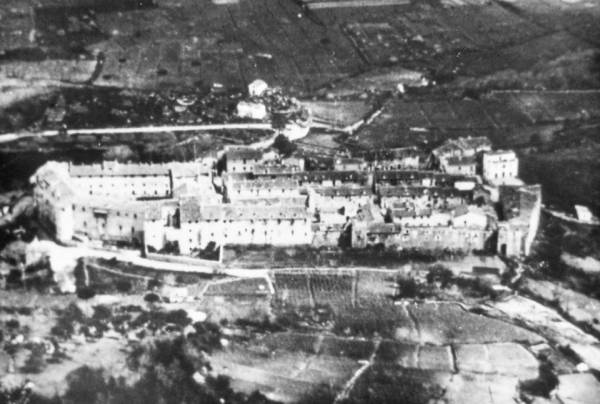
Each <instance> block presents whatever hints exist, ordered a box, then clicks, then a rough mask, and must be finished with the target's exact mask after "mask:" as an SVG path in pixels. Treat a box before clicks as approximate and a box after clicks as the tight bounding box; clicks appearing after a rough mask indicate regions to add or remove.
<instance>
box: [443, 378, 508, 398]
mask: <svg viewBox="0 0 600 404" xmlns="http://www.w3.org/2000/svg"><path fill="white" fill-rule="evenodd" d="M518 383H519V379H518V378H516V377H506V376H496V375H473V374H459V375H455V376H454V377H453V378H452V383H449V384H448V385H447V386H446V394H445V396H444V397H445V399H446V400H447V402H448V403H451V404H494V403H514V402H516V399H517V398H518V391H517V387H518Z"/></svg>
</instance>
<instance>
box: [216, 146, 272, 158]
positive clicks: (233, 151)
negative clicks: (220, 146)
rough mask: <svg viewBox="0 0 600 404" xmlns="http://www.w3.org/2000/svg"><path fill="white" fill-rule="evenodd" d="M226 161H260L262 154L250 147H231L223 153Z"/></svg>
mask: <svg viewBox="0 0 600 404" xmlns="http://www.w3.org/2000/svg"><path fill="white" fill-rule="evenodd" d="M225 156H226V158H227V161H231V160H243V159H247V160H260V159H262V156H263V153H262V151H260V150H256V149H252V148H250V147H232V148H230V149H229V150H227V151H226V152H225Z"/></svg>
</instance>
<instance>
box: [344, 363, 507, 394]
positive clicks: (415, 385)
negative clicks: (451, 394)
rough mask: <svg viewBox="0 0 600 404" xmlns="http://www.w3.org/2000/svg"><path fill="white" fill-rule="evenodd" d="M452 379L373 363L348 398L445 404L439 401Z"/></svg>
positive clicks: (427, 371)
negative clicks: (438, 403) (440, 403)
mask: <svg viewBox="0 0 600 404" xmlns="http://www.w3.org/2000/svg"><path fill="white" fill-rule="evenodd" d="M452 377H453V376H452V374H451V373H448V372H437V371H429V370H420V369H404V368H402V367H399V366H394V365H391V364H390V363H385V364H384V363H375V364H374V365H373V366H371V367H369V368H368V369H367V370H366V371H365V372H364V373H363V374H362V375H361V377H360V378H359V379H358V380H357V381H356V383H355V385H354V387H353V389H352V391H351V395H350V397H351V400H352V401H353V402H361V403H380V402H387V403H428V402H440V401H441V402H445V401H443V400H440V401H438V399H441V398H442V397H443V396H444V390H445V389H446V387H447V386H448V385H449V384H450V383H451V382H452ZM499 402H501V401H499ZM456 403H457V404H458V403H459V402H456Z"/></svg>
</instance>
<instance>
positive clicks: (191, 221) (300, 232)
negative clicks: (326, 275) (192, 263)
mask: <svg viewBox="0 0 600 404" xmlns="http://www.w3.org/2000/svg"><path fill="white" fill-rule="evenodd" d="M211 241H212V242H214V243H215V244H216V245H217V246H223V245H248V244H259V245H267V244H268V245H280V246H286V245H289V246H292V245H302V244H310V242H311V241H312V230H311V221H310V218H309V215H308V213H307V211H306V209H305V208H304V207H298V206H284V205H275V206H243V205H228V204H223V205H214V206H208V205H205V206H201V205H199V204H198V203H197V202H196V201H194V200H188V201H185V202H184V203H182V205H181V229H180V234H179V248H180V251H181V253H183V254H190V253H192V252H193V251H194V250H195V249H200V248H204V247H206V245H207V244H208V243H209V242H211Z"/></svg>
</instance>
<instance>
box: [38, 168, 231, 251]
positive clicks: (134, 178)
mask: <svg viewBox="0 0 600 404" xmlns="http://www.w3.org/2000/svg"><path fill="white" fill-rule="evenodd" d="M210 175H211V173H210V172H207V171H206V170H205V169H204V168H203V165H202V164H201V163H198V162H188V163H178V162H174V163H168V164H122V163H117V162H104V163H102V164H89V165H70V164H68V163H60V162H48V163H46V164H45V165H43V166H42V167H40V168H39V169H38V170H37V171H36V173H35V174H34V175H33V176H32V178H31V181H32V182H33V183H34V184H35V187H34V199H35V202H36V206H37V208H38V212H39V216H40V217H41V218H42V221H44V222H45V223H47V225H48V226H49V227H50V228H51V229H52V230H54V231H55V234H56V237H57V239H58V240H60V241H62V242H65V243H68V242H71V241H72V239H73V237H74V236H78V237H81V238H87V239H90V240H97V241H102V242H108V243H125V244H133V245H141V243H142V241H143V238H144V237H143V235H144V218H145V215H146V214H147V211H148V210H149V209H150V210H151V209H153V208H154V205H163V204H164V203H165V202H167V201H173V199H172V197H173V194H174V193H175V190H174V186H177V188H176V190H177V193H180V194H181V195H184V194H186V193H189V192H192V191H193V192H198V194H199V195H202V198H204V199H203V200H209V201H214V200H215V199H220V198H219V197H218V196H217V194H216V192H215V190H214V187H213V186H212V183H211V182H210V180H209V178H210ZM187 187H192V188H193V189H188V190H187V191H184V190H183V189H182V188H187ZM194 187H195V188H194Z"/></svg>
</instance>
